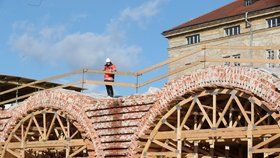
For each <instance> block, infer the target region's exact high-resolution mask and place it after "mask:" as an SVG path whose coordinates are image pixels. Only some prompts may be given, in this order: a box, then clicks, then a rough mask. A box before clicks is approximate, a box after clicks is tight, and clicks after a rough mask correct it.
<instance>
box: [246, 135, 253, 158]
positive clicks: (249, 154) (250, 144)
mask: <svg viewBox="0 0 280 158" xmlns="http://www.w3.org/2000/svg"><path fill="white" fill-rule="evenodd" d="M247 143H248V144H247V150H248V155H247V158H253V153H252V148H253V137H252V136H250V137H248V140H247Z"/></svg>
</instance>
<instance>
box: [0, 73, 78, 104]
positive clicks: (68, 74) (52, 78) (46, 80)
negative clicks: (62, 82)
mask: <svg viewBox="0 0 280 158" xmlns="http://www.w3.org/2000/svg"><path fill="white" fill-rule="evenodd" d="M82 72H83V70H76V71H73V72H69V73H65V74H60V75H55V76H51V77H48V78H45V79H42V80H37V81H34V82H30V83H28V84H24V85H22V86H19V87H16V88H12V89H9V90H6V91H3V92H0V95H3V94H6V93H9V92H13V91H16V90H18V89H22V88H25V87H29V86H32V85H35V84H38V83H42V82H48V81H52V80H56V79H60V78H64V77H68V76H72V75H75V74H80V73H82ZM0 104H1V103H0Z"/></svg>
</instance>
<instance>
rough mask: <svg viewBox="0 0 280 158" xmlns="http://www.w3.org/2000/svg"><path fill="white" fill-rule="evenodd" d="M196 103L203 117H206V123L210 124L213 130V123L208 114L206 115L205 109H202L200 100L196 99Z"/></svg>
mask: <svg viewBox="0 0 280 158" xmlns="http://www.w3.org/2000/svg"><path fill="white" fill-rule="evenodd" d="M196 103H197V105H198V107H199V109H200V110H201V111H202V113H203V116H205V118H206V121H207V122H208V124H209V126H210V127H211V128H212V127H213V123H212V121H211V120H210V118H209V116H208V114H207V113H206V111H205V110H204V108H203V107H202V104H201V103H200V101H199V99H198V98H197V99H196Z"/></svg>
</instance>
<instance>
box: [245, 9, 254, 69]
mask: <svg viewBox="0 0 280 158" xmlns="http://www.w3.org/2000/svg"><path fill="white" fill-rule="evenodd" d="M248 13H249V12H246V13H245V21H246V24H247V25H248V26H249V27H250V40H249V45H250V47H252V46H253V27H252V23H251V22H250V21H249V20H248ZM249 56H250V59H253V51H252V49H250V52H249ZM250 66H253V63H250Z"/></svg>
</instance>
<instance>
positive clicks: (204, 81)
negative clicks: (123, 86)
mask: <svg viewBox="0 0 280 158" xmlns="http://www.w3.org/2000/svg"><path fill="white" fill-rule="evenodd" d="M279 84H280V79H279V78H277V77H275V76H273V75H271V74H269V73H266V72H263V71H261V70H258V69H253V68H247V67H222V66H214V67H209V68H206V69H200V70H196V72H193V73H191V74H190V75H185V76H182V77H181V78H178V79H174V80H172V81H170V82H169V83H167V84H166V85H165V87H164V88H163V89H162V90H161V92H160V93H159V98H158V101H157V102H156V103H155V104H154V106H153V107H152V108H151V109H150V110H149V112H148V113H147V114H146V115H145V116H144V117H143V118H142V119H141V121H140V122H139V124H141V127H140V128H139V129H138V130H137V131H136V133H135V134H134V136H133V138H132V144H131V146H130V149H129V151H128V152H129V153H128V155H129V156H133V155H135V154H136V149H137V147H138V138H139V137H140V136H142V135H143V134H144V132H145V131H146V130H148V129H149V127H151V126H152V125H153V124H154V122H155V120H156V118H157V117H158V116H160V115H161V114H163V113H165V112H166V111H167V110H168V109H169V108H171V106H172V104H170V103H171V102H172V101H174V100H175V99H176V98H178V97H180V96H183V95H184V94H187V93H190V92H193V91H195V90H198V89H201V88H204V87H217V86H219V87H224V88H238V89H241V90H242V91H244V92H246V93H249V94H253V95H255V96H257V97H259V98H261V99H262V100H263V101H264V102H265V106H267V108H268V109H270V110H273V111H275V110H279V109H280V92H279V90H278V89H277V85H279Z"/></svg>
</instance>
